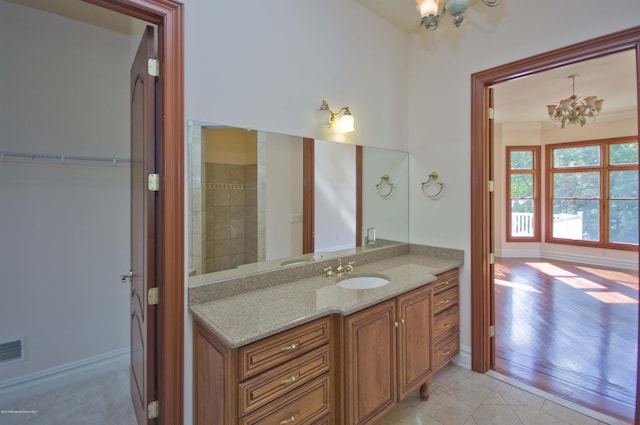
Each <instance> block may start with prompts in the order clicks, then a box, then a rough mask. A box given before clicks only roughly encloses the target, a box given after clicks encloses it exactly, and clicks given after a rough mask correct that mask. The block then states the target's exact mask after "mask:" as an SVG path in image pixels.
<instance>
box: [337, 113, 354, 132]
mask: <svg viewBox="0 0 640 425" xmlns="http://www.w3.org/2000/svg"><path fill="white" fill-rule="evenodd" d="M354 122H355V120H354V119H353V115H351V113H348V114H347V113H345V114H344V115H343V116H342V117H340V130H342V131H343V132H345V133H350V132H352V131H354V130H355V127H354Z"/></svg>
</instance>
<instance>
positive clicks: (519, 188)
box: [511, 174, 533, 198]
mask: <svg viewBox="0 0 640 425" xmlns="http://www.w3.org/2000/svg"><path fill="white" fill-rule="evenodd" d="M511 197H512V198H531V197H533V176H532V175H531V174H512V175H511Z"/></svg>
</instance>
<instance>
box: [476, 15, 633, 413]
mask: <svg viewBox="0 0 640 425" xmlns="http://www.w3.org/2000/svg"><path fill="white" fill-rule="evenodd" d="M628 50H634V51H635V52H636V82H637V86H636V91H637V92H638V93H637V104H639V105H640V26H639V27H634V28H630V29H627V30H623V31H619V32H616V33H613V34H609V35H605V36H603V37H599V38H594V39H591V40H587V41H584V42H581V43H577V44H573V45H570V46H567V47H564V48H560V49H556V50H553V51H550V52H547V53H542V54H539V55H536V56H532V57H529V58H526V59H522V60H519V61H515V62H511V63H508V64H505V65H501V66H497V67H495V68H491V69H488V70H485V71H481V72H478V73H474V74H472V75H471V211H472V214H471V272H470V279H471V368H472V369H473V370H474V371H476V372H487V371H488V370H489V369H490V368H491V350H490V347H491V337H490V334H489V327H490V325H492V323H491V318H492V317H493V316H492V308H491V302H490V300H491V296H492V290H491V289H492V285H491V272H492V267H493V266H492V265H490V264H489V254H490V253H491V235H492V231H493V229H492V223H491V215H490V202H491V201H490V192H489V180H490V179H491V173H492V170H491V165H490V164H491V153H492V148H491V137H490V127H491V126H490V121H489V101H490V98H489V89H490V87H491V86H493V85H495V84H498V83H502V82H505V81H510V80H513V79H516V78H522V77H525V76H528V75H532V74H536V73H538V72H543V71H548V70H551V69H555V68H559V67H562V66H566V65H570V64H573V63H577V62H582V61H585V60H589V59H595V58H598V57H601V56H605V55H609V54H612V53H618V52H622V51H628ZM638 110H639V111H640V108H639V109H638ZM638 115H639V117H638V127H639V128H638V133H639V134H640V112H639V113H638ZM639 313H640V305H639ZM639 329H640V328H639ZM639 335H640V330H639ZM638 370H639V371H640V356H639V360H638ZM639 378H640V377H639ZM638 381H639V386H640V379H638ZM637 395H638V394H636V418H635V424H636V425H640V412H639V410H640V409H639V404H638V397H637Z"/></svg>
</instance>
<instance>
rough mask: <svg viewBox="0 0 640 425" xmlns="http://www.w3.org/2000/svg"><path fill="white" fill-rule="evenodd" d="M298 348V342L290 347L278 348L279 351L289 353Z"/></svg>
mask: <svg viewBox="0 0 640 425" xmlns="http://www.w3.org/2000/svg"><path fill="white" fill-rule="evenodd" d="M299 346H300V341H298V342H294V343H292V344H291V345H285V346H284V347H280V351H291V350H295V349H296V348H298V347H299Z"/></svg>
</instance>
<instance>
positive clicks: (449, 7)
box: [416, 0, 500, 31]
mask: <svg viewBox="0 0 640 425" xmlns="http://www.w3.org/2000/svg"><path fill="white" fill-rule="evenodd" d="M482 3H484V4H485V5H487V6H489V7H494V6H497V5H498V4H499V3H500V1H499V0H482ZM468 7H469V0H416V10H417V11H418V12H419V13H420V16H421V17H422V21H421V25H424V26H425V27H427V28H429V29H430V30H432V31H435V30H437V29H438V26H439V25H440V18H441V17H442V16H444V15H445V14H446V13H448V14H449V15H451V16H453V23H454V24H455V26H456V27H459V26H460V24H461V23H462V21H463V20H464V17H463V16H462V14H463V13H464V11H465V10H467V8H468Z"/></svg>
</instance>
